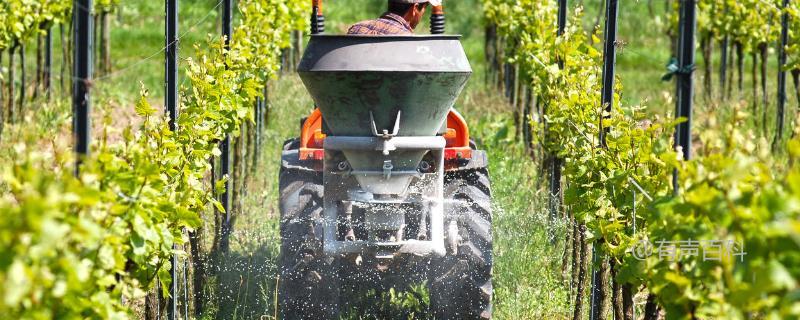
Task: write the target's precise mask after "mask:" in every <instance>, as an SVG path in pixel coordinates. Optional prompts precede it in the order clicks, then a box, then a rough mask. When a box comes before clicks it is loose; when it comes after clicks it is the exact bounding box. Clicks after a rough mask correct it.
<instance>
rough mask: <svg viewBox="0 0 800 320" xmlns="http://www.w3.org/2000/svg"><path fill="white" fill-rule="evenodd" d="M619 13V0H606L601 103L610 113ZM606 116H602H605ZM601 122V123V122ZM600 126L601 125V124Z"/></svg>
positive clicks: (604, 139) (603, 141)
mask: <svg viewBox="0 0 800 320" xmlns="http://www.w3.org/2000/svg"><path fill="white" fill-rule="evenodd" d="M618 15H619V0H607V3H606V30H605V37H606V40H605V45H604V49H603V52H604V54H603V57H604V58H603V59H604V60H603V94H602V98H601V100H602V103H603V107H604V109H605V112H606V113H611V110H612V109H613V105H614V79H615V77H616V66H617V21H618ZM607 117H608V116H603V118H607ZM601 124H602V123H601ZM601 127H602V125H601ZM607 131H608V128H602V130H600V143H601V144H602V145H603V146H605V144H606V137H605V135H606V133H607Z"/></svg>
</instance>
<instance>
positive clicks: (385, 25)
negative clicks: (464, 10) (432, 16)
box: [347, 0, 442, 36]
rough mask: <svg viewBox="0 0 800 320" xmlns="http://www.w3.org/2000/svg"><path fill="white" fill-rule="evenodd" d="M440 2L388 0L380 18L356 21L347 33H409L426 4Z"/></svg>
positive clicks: (418, 19)
mask: <svg viewBox="0 0 800 320" xmlns="http://www.w3.org/2000/svg"><path fill="white" fill-rule="evenodd" d="M441 4H442V1H441V0H389V9H388V10H387V11H386V13H384V14H383V15H382V16H381V17H380V18H378V19H375V20H367V21H362V22H359V23H356V24H355V25H353V26H352V27H350V30H348V31H347V34H361V35H372V36H377V35H411V34H413V33H414V29H415V28H416V27H417V25H418V24H419V21H420V20H421V19H422V16H424V15H425V9H426V8H427V7H428V5H431V6H440V5H441Z"/></svg>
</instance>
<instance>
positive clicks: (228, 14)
mask: <svg viewBox="0 0 800 320" xmlns="http://www.w3.org/2000/svg"><path fill="white" fill-rule="evenodd" d="M232 2H233V0H224V1H223V5H222V35H223V36H224V37H225V50H230V48H231V35H232V34H233V33H232V24H231V21H232V18H233V16H232V15H233V3H232ZM219 149H220V151H221V155H220V166H221V168H220V176H221V177H222V178H223V179H224V178H225V177H226V176H228V178H227V180H226V181H225V190H224V191H223V192H222V193H221V194H220V199H219V202H220V203H221V204H222V208H224V209H225V219H224V220H223V222H222V230H221V232H222V235H221V237H220V243H219V249H220V252H223V253H224V252H228V244H229V243H230V241H229V240H230V239H228V238H229V236H230V233H231V203H230V193H231V192H230V191H231V190H230V189H231V185H232V183H231V177H230V173H231V165H230V160H231V155H230V150H231V136H230V135H226V136H225V139H224V140H222V143H220V147H219Z"/></svg>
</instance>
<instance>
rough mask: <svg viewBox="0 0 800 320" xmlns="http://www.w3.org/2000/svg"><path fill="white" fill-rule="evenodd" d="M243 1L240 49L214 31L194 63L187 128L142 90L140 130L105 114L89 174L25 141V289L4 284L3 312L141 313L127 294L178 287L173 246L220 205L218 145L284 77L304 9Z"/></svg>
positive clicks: (14, 232) (7, 217) (9, 241)
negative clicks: (213, 176) (213, 168)
mask: <svg viewBox="0 0 800 320" xmlns="http://www.w3.org/2000/svg"><path fill="white" fill-rule="evenodd" d="M239 6H240V10H242V13H243V14H242V22H241V24H240V25H239V26H238V27H237V29H236V31H235V33H234V35H233V39H232V41H231V48H230V51H227V50H226V49H225V48H224V45H223V41H222V40H221V39H217V38H210V39H209V40H208V43H207V44H206V46H205V47H204V48H203V49H202V50H199V52H200V54H199V55H198V56H197V57H196V58H194V59H190V60H189V66H188V70H187V77H188V80H189V83H190V87H188V88H184V90H183V91H182V92H183V97H184V98H183V100H182V103H181V106H180V116H179V118H178V121H177V123H178V128H179V129H178V130H177V131H175V132H173V131H170V130H169V126H168V123H167V121H166V119H164V118H163V117H162V116H160V113H158V112H157V111H156V109H155V108H153V107H152V106H151V105H150V104H149V103H148V100H147V92H146V91H145V90H143V92H142V97H141V99H140V100H139V101H138V102H137V103H136V108H135V109H136V113H137V114H138V115H139V116H140V117H141V118H142V120H143V122H142V124H141V126H139V127H137V128H131V127H129V128H126V129H124V130H123V132H122V139H121V141H119V142H109V141H110V140H109V139H108V136H109V134H110V133H109V130H112V129H108V128H113V124H112V123H111V119H106V120H105V121H106V123H105V126H104V127H105V128H107V129H105V131H104V134H103V135H102V136H101V137H100V139H99V141H98V142H97V143H96V144H95V147H94V150H93V151H92V153H91V156H89V157H87V158H86V159H84V160H83V165H82V170H81V175H80V177H77V178H76V177H73V175H72V172H71V170H65V169H63V168H71V167H72V166H71V165H70V164H69V162H71V159H70V157H67V156H66V155H64V154H57V157H56V159H50V158H48V157H45V156H43V155H42V154H39V153H36V152H30V150H27V148H25V147H23V146H22V145H20V146H19V147H18V149H17V150H15V152H14V154H15V155H16V156H15V157H14V158H15V160H14V161H13V163H12V164H3V166H2V170H0V171H1V172H3V175H2V180H0V181H2V182H0V190H3V191H8V192H6V193H4V194H7V196H4V197H3V198H0V211H1V212H3V213H4V219H2V220H3V221H2V222H0V250H2V251H1V252H0V256H2V257H3V259H0V281H2V282H3V283H14V284H15V285H14V286H4V287H2V288H0V296H3V297H4V298H5V299H4V301H3V303H2V304H0V314H3V315H6V316H10V317H16V318H25V319H29V318H33V319H45V318H86V317H90V318H102V319H124V318H129V317H131V316H132V313H131V311H130V305H129V304H125V303H123V301H124V300H127V301H131V300H132V299H139V298H141V297H143V295H144V292H146V291H147V290H149V289H150V288H151V287H153V285H154V284H155V282H160V284H161V285H160V287H161V288H162V289H163V290H164V291H163V292H162V293H163V294H164V295H167V294H168V291H167V288H169V284H170V282H171V281H172V280H173V279H171V278H170V276H171V275H170V272H169V270H170V269H171V268H172V266H171V265H170V257H171V256H172V255H173V254H174V253H176V252H175V251H174V250H173V244H182V243H184V242H185V241H186V240H185V239H184V236H183V233H182V230H183V229H184V228H188V229H190V230H192V229H195V228H198V227H200V226H201V223H202V220H201V217H202V214H203V213H204V212H206V210H205V208H206V205H207V204H208V203H211V204H213V205H215V206H217V207H219V203H217V201H216V200H215V197H214V195H213V194H212V193H211V191H210V188H209V186H207V185H205V184H204V183H203V181H204V179H205V176H206V174H207V172H208V171H209V169H210V164H209V162H208V159H209V158H210V157H211V156H212V155H214V154H217V153H218V152H219V150H218V149H217V143H216V142H217V141H219V140H220V139H221V138H222V137H224V136H225V135H227V134H234V135H236V134H238V132H239V128H240V126H241V125H242V124H243V123H244V122H245V121H249V120H251V119H252V101H254V100H255V98H256V97H258V96H259V95H260V92H261V91H260V90H259V88H260V86H261V85H263V83H262V82H259V81H258V80H259V79H262V77H268V76H273V75H274V70H276V68H277V67H276V66H275V64H277V63H278V59H277V55H278V54H279V51H280V49H281V48H282V47H284V46H286V45H288V41H287V40H286V39H287V34H288V33H289V32H290V31H291V30H292V28H294V27H296V26H302V23H299V22H297V21H300V20H301V19H304V13H305V12H304V11H302V10H304V9H305V8H304V7H302V6H300V7H298V6H294V5H292V6H289V5H287V2H286V1H281V0H243V1H240V2H239ZM265 26H269V28H266V27H265ZM49 168H56V170H52V169H49ZM217 187H218V188H217V190H219V187H221V185H219V186H217ZM177 253H178V254H185V253H183V252H177ZM123 297H124V298H125V299H123Z"/></svg>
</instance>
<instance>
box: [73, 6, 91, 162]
mask: <svg viewBox="0 0 800 320" xmlns="http://www.w3.org/2000/svg"><path fill="white" fill-rule="evenodd" d="M91 9H92V0H75V2H74V3H73V21H74V22H73V24H74V34H73V39H75V40H74V41H75V45H74V47H73V63H74V65H73V68H72V79H73V80H72V86H73V91H72V92H73V94H72V114H73V120H72V132H73V136H74V138H75V152H76V153H77V161H76V162H75V163H76V167H75V173H76V175H77V174H78V173H79V171H80V166H81V163H82V159H83V158H84V157H86V156H87V155H88V154H89V140H90V134H91V126H92V124H91V118H90V117H89V114H90V113H91V110H92V109H91V99H90V95H89V93H90V92H89V91H90V88H91V82H92V52H93V51H94V50H93V47H94V44H93V41H92V38H93V34H94V31H93V28H94V25H93V19H92V12H91Z"/></svg>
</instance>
